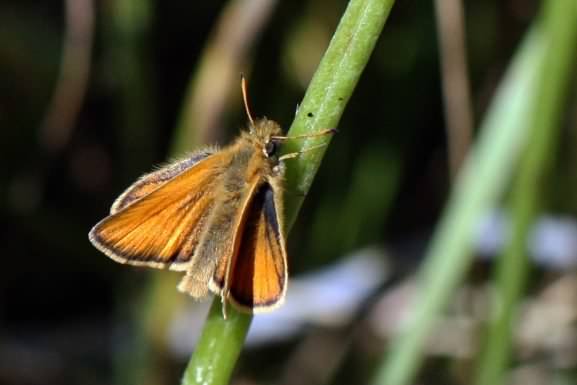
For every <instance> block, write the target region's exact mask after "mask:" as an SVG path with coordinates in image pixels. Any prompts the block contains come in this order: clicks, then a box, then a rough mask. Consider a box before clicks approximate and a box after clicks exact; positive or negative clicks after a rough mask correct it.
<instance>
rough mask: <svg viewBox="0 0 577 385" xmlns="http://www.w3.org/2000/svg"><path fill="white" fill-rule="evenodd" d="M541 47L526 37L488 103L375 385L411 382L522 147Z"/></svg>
mask: <svg viewBox="0 0 577 385" xmlns="http://www.w3.org/2000/svg"><path fill="white" fill-rule="evenodd" d="M541 43H542V42H541V41H540V40H539V39H538V36H536V35H535V34H532V35H530V36H529V38H528V39H526V41H525V42H524V44H523V46H522V48H521V50H520V52H519V53H518V55H517V56H516V58H515V61H514V63H513V64H512V66H511V68H510V69H509V71H508V73H507V75H506V78H505V81H504V82H503V83H502V85H501V87H500V89H499V92H498V94H497V96H496V97H495V99H494V102H493V104H492V105H491V108H490V110H489V113H488V114H487V117H486V119H485V121H484V122H483V126H482V127H481V130H480V132H481V134H480V136H479V139H478V142H477V143H476V145H475V147H474V148H473V150H472V151H471V152H470V153H469V155H468V158H467V160H466V162H465V164H464V166H463V167H462V169H461V171H460V173H459V175H458V178H457V180H456V182H455V185H454V188H453V191H452V194H451V197H450V199H449V202H448V204H447V207H446V209H445V211H444V215H443V218H442V219H441V222H440V223H439V225H438V226H437V229H436V233H435V234H434V236H433V238H432V240H431V243H430V246H429V250H428V251H427V254H426V256H425V263H424V265H423V267H422V268H421V270H420V271H419V275H418V279H419V292H418V295H417V297H416V302H415V303H414V304H413V314H412V316H411V319H410V320H408V321H407V322H406V323H405V325H403V330H401V333H400V334H399V335H398V336H397V337H395V339H394V340H393V342H392V348H391V350H390V351H389V354H388V356H386V357H384V359H383V362H382V365H381V366H380V368H379V370H378V372H377V375H376V377H375V379H374V382H373V383H374V384H387V385H402V384H408V383H410V381H411V379H412V378H413V376H414V374H415V372H416V370H417V368H418V366H419V364H420V362H421V361H422V359H423V349H424V346H425V343H426V341H427V338H428V336H429V334H430V333H431V330H432V329H433V327H434V325H435V323H436V321H437V319H438V317H439V315H440V313H441V311H442V310H443V308H444V306H445V305H446V303H447V302H448V300H449V298H450V297H451V295H452V293H453V292H454V290H455V288H456V287H457V285H458V284H459V283H460V282H461V280H462V279H463V277H464V275H465V273H466V272H467V268H468V267H469V265H470V263H471V252H472V248H473V240H474V237H475V231H476V227H477V226H478V224H479V222H480V219H481V218H482V216H483V215H485V214H486V213H487V212H488V211H489V210H490V209H492V208H493V207H494V206H495V204H496V202H497V200H498V198H499V197H500V195H501V192H502V191H503V189H504V188H505V186H506V185H507V183H508V181H509V176H510V175H511V173H512V171H513V167H514V165H515V164H516V161H517V159H518V156H519V154H520V153H521V151H522V149H523V147H524V143H525V139H526V130H525V127H526V124H527V120H526V119H527V113H528V106H529V102H530V100H531V98H530V97H531V95H532V90H533V87H534V83H535V80H534V78H535V75H536V73H537V70H538V66H537V65H536V63H537V62H538V61H539V60H540V58H541V57H542V54H543V50H542V48H543V45H542V44H541Z"/></svg>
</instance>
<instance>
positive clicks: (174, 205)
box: [90, 156, 226, 270]
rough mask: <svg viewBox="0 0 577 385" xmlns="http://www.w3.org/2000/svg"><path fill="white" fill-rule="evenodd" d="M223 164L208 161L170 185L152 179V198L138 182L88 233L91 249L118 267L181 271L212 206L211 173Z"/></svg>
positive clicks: (217, 159)
mask: <svg viewBox="0 0 577 385" xmlns="http://www.w3.org/2000/svg"><path fill="white" fill-rule="evenodd" d="M225 161H226V159H225V158H223V157H222V156H221V157H210V156H209V157H206V158H205V159H204V160H202V161H198V162H197V163H196V164H194V165H193V166H192V167H189V168H188V169H185V170H183V171H181V172H180V173H179V174H178V175H177V176H175V177H173V179H172V180H170V181H165V182H162V181H161V178H153V181H152V182H153V183H152V184H154V183H156V184H159V187H156V188H155V189H154V190H153V191H152V192H147V191H148V190H149V189H150V187H149V183H146V182H147V181H146V179H145V178H143V179H142V180H141V181H139V183H140V185H139V186H137V187H136V188H131V189H129V190H127V192H125V193H124V194H123V195H122V196H121V197H120V198H119V200H118V201H117V203H115V205H114V206H113V209H115V210H116V211H115V212H114V214H112V215H110V216H109V217H107V218H105V219H104V220H102V221H101V222H99V223H98V224H97V225H96V226H95V227H94V228H93V229H92V231H91V232H90V239H91V241H92V243H94V245H95V246H96V247H98V248H99V249H100V250H101V251H103V252H104V253H106V254H107V255H108V256H110V257H111V258H112V259H114V260H117V261H119V262H122V263H128V264H132V265H141V266H150V267H156V268H163V267H170V268H171V269H173V270H185V269H186V268H187V265H188V263H189V262H190V257H191V256H192V255H193V253H194V250H195V248H196V246H197V244H198V242H199V239H200V236H201V233H202V231H201V230H202V228H203V226H204V224H205V223H206V220H207V218H208V216H209V214H210V212H211V209H212V207H213V204H214V197H213V196H212V194H210V192H211V191H212V190H213V187H214V184H215V183H218V182H219V181H218V178H215V177H214V174H215V172H214V169H215V168H218V167H223V166H224V164H225ZM151 175H152V176H155V173H153V174H151ZM156 176H158V174H157V175H156ZM137 185H138V184H137ZM143 194H144V195H143ZM140 195H142V196H145V197H146V199H140V198H139V196H140Z"/></svg>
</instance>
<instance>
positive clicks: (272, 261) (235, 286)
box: [228, 183, 287, 313]
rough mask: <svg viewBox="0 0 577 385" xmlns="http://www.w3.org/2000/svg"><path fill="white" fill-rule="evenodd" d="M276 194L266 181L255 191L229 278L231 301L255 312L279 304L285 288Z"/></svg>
mask: <svg viewBox="0 0 577 385" xmlns="http://www.w3.org/2000/svg"><path fill="white" fill-rule="evenodd" d="M275 194H276V192H275V190H274V189H273V187H272V186H271V185H269V184H268V183H264V184H262V185H261V186H260V187H259V189H258V191H257V192H256V193H255V195H254V197H253V199H252V201H251V203H250V205H249V206H248V208H247V215H246V223H245V224H244V226H242V228H241V230H240V231H242V235H241V238H240V239H241V240H240V247H239V249H238V253H237V255H236V257H235V258H234V260H233V261H232V266H231V267H230V268H231V272H230V276H229V278H228V279H229V280H230V283H229V286H230V287H229V289H228V290H229V293H228V295H229V298H230V300H231V302H232V303H233V304H235V305H237V306H238V307H240V308H241V309H244V310H251V311H252V312H254V313H258V312H262V311H266V310H270V309H272V308H274V307H276V306H278V305H280V304H281V303H282V300H283V299H284V295H285V291H286V285H287V265H286V263H287V261H286V251H285V246H284V236H283V232H282V223H281V221H280V219H279V215H278V212H277V207H279V206H281V205H280V203H279V202H280V196H275Z"/></svg>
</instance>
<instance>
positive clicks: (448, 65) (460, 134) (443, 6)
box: [435, 0, 473, 177]
mask: <svg viewBox="0 0 577 385" xmlns="http://www.w3.org/2000/svg"><path fill="white" fill-rule="evenodd" d="M435 8H436V11H437V12H436V13H437V31H438V35H439V43H440V59H441V81H442V86H443V98H444V102H445V121H446V125H447V138H448V144H449V168H450V171H451V175H452V176H453V177H454V176H456V174H457V171H458V170H459V168H460V166H461V164H462V163H463V160H464V159H465V156H466V155H467V151H468V149H469V147H470V145H471V137H472V136H473V117H472V115H473V113H472V111H471V96H470V90H469V76H468V71H467V49H466V44H465V27H464V24H465V21H464V15H463V13H464V12H463V2H462V0H435Z"/></svg>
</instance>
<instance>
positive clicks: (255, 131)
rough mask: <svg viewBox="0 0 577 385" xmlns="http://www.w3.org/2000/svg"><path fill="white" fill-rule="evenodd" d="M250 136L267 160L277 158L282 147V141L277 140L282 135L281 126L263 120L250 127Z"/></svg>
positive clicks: (265, 119)
mask: <svg viewBox="0 0 577 385" xmlns="http://www.w3.org/2000/svg"><path fill="white" fill-rule="evenodd" d="M250 134H251V136H252V137H253V139H254V141H255V142H256V143H257V145H258V147H260V149H261V151H262V152H263V154H264V155H265V156H266V157H267V158H275V157H276V155H277V153H278V149H279V147H280V142H281V141H280V140H278V139H275V137H278V136H280V135H281V134H282V129H281V127H280V126H279V124H278V123H277V122H275V121H273V120H268V119H267V118H263V119H260V120H257V121H256V122H255V123H254V125H251V127H250Z"/></svg>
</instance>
